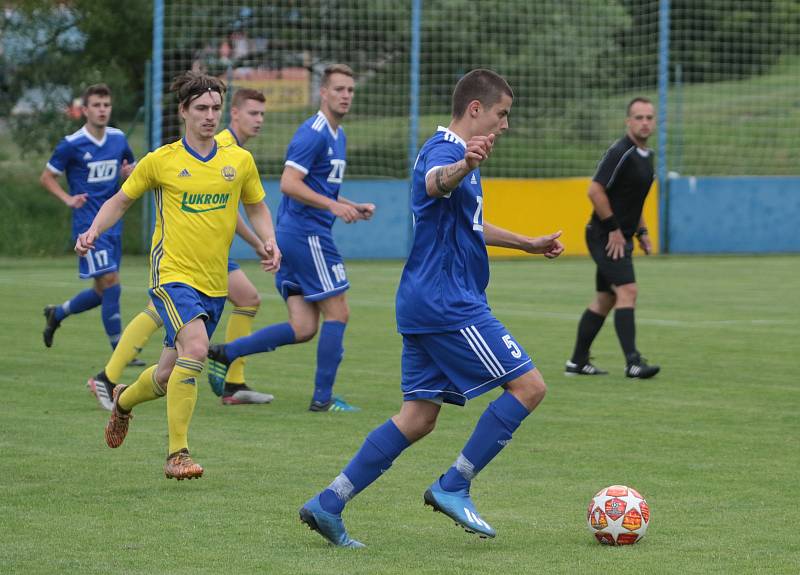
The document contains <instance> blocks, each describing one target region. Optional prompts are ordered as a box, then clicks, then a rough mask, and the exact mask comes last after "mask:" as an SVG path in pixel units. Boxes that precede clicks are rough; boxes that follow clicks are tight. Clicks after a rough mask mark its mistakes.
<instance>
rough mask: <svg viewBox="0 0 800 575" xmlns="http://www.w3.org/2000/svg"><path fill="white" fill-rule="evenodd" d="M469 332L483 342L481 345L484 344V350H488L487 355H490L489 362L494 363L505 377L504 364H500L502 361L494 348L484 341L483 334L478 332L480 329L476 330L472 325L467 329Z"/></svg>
mask: <svg viewBox="0 0 800 575" xmlns="http://www.w3.org/2000/svg"><path fill="white" fill-rule="evenodd" d="M469 330H472V333H473V334H475V337H477V338H478V339H479V340H480V341H481V343H483V348H484V349H485V350H486V353H487V354H489V360H490V361H493V362H494V365H496V366H497V368H498V369H499V370H500V373H501V374H502V375H505V373H506V369H505V368H504V367H503V364H502V363H500V361H499V360H498V359H497V356H496V355H495V354H494V352H493V351H492V348H491V347H489V344H488V343H486V340H485V339H483V336H482V335H481V332H479V331H478V328H476V327H475V326H474V325H471V326H469V327H468V328H467V331H469Z"/></svg>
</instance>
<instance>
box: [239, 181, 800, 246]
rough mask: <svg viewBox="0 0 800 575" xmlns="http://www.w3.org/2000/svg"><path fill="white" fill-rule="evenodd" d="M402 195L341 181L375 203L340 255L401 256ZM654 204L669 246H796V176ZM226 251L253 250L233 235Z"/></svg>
mask: <svg viewBox="0 0 800 575" xmlns="http://www.w3.org/2000/svg"><path fill="white" fill-rule="evenodd" d="M264 186H265V188H266V190H267V204H268V205H269V207H270V210H272V213H273V216H274V215H276V214H277V211H278V203H279V202H280V198H281V194H280V192H279V191H278V182H277V181H265V182H264ZM408 194H409V190H408V182H407V181H404V180H361V181H360V180H351V181H348V182H345V183H344V184H343V185H342V195H343V196H345V197H346V198H349V199H351V200H353V201H357V202H372V203H374V204H375V205H376V206H377V209H376V212H375V217H374V218H373V219H372V220H371V221H368V222H358V223H355V224H349V225H348V224H345V223H343V222H341V221H339V220H337V222H336V224H334V227H333V235H334V239H335V240H336V245H337V246H338V247H339V250H340V252H341V253H342V256H344V257H345V259H380V258H399V259H403V258H405V257H406V255H407V253H408V248H409V246H410V241H411V223H410V216H409V197H408ZM581 201H583V200H581ZM583 207H585V206H582V208H583ZM662 207H663V208H664V209H666V214H665V215H666V217H665V220H666V222H665V223H666V229H665V230H664V231H665V232H666V236H665V239H666V240H667V241H668V242H669V246H668V249H669V252H671V253H754V252H800V231H798V227H799V226H798V222H800V178H788V177H786V178H784V177H729V178H711V177H702V178H692V177H689V178H673V179H670V180H669V197H668V199H667V200H666V201H665V203H664V204H662ZM233 255H234V257H236V258H242V259H247V258H252V257H254V254H253V251H252V250H251V249H250V247H249V246H248V245H247V244H245V243H244V242H243V241H242V240H241V239H239V238H238V237H237V238H236V239H235V240H234V244H233Z"/></svg>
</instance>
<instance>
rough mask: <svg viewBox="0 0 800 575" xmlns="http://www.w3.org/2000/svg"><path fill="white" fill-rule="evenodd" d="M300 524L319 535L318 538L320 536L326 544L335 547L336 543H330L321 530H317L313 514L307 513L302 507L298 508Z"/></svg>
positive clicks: (317, 526)
mask: <svg viewBox="0 0 800 575" xmlns="http://www.w3.org/2000/svg"><path fill="white" fill-rule="evenodd" d="M300 522H301V523H305V524H306V527H308V528H309V529H311V531H316V532H317V533H319V534H320V536H321V537H322V538H323V539H324V540H325V541H327V542H328V543H330V544H331V545H334V546H335V545H336V543H334V542H333V541H331V540H330V539H328V538H327V537H326V536H325V534H324V533H323V532H322V530H321V529H320V528H319V525H317V520H316V519H314V514H313V513H311V511H309V510H308V509H306V508H305V507H302V508H300Z"/></svg>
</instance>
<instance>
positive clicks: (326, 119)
mask: <svg viewBox="0 0 800 575" xmlns="http://www.w3.org/2000/svg"><path fill="white" fill-rule="evenodd" d="M317 116H319V117H321V118H322V120H323V121H324V122H325V126H326V127H327V128H328V132H329V133H330V135H331V136H333V139H334V140H338V139H339V130H336V131H335V132H334V131H333V128H331V125H330V123H329V122H328V117H327V116H326V115H325V114H323V113H322V110H320V111H318V112H317Z"/></svg>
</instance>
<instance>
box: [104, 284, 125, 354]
mask: <svg viewBox="0 0 800 575" xmlns="http://www.w3.org/2000/svg"><path fill="white" fill-rule="evenodd" d="M121 293H122V286H121V285H119V284H116V285H113V286H111V287H109V288H106V290H105V291H104V292H103V307H102V316H103V326H104V327H105V328H106V335H107V336H108V341H109V342H110V343H111V348H112V349H114V348H116V347H117V342H119V336H120V334H121V333H122V319H121V318H120V315H119V296H120V294H121Z"/></svg>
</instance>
